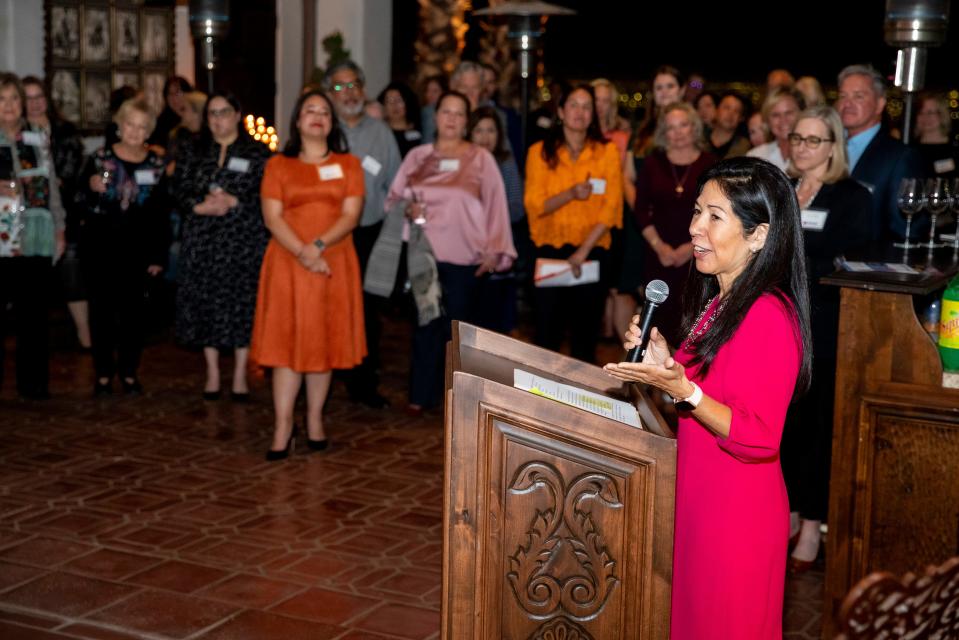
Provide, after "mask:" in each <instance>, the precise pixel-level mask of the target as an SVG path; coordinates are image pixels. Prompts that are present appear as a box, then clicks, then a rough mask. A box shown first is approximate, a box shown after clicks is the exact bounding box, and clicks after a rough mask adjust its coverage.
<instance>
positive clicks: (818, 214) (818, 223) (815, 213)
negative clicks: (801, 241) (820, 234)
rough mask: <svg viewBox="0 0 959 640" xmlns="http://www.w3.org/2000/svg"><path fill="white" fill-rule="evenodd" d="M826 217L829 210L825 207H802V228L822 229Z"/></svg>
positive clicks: (809, 229) (808, 229) (810, 229)
mask: <svg viewBox="0 0 959 640" xmlns="http://www.w3.org/2000/svg"><path fill="white" fill-rule="evenodd" d="M828 217H829V211H827V210H826V209H803V210H802V228H803V229H805V230H807V231H822V229H823V227H825V226H826V218H828Z"/></svg>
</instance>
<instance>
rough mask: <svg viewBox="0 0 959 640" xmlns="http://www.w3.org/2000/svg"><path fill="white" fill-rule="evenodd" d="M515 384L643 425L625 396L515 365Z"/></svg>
mask: <svg viewBox="0 0 959 640" xmlns="http://www.w3.org/2000/svg"><path fill="white" fill-rule="evenodd" d="M513 386H514V387H516V388H517V389H522V390H524V391H529V392H530V393H533V394H536V395H538V396H543V397H544V398H549V399H550V400H555V401H557V402H562V403H563V404H568V405H570V406H573V407H578V408H580V409H582V410H584V411H589V412H590V413H595V414H596V415H598V416H603V417H606V418H609V419H611V420H616V421H617V422H622V423H623V424H628V425H630V426H631V427H637V428H639V429H642V428H643V423H642V422H641V421H640V419H639V412H638V411H636V407H634V406H633V405H631V404H629V403H628V402H623V401H622V400H616V399H615V398H609V397H607V396H604V395H601V394H598V393H593V392H592V391H586V390H585V389H578V388H576V387H572V386H570V385H568V384H563V383H561V382H553V381H552V380H547V379H546V378H541V377H540V376H537V375H534V374H532V373H530V372H528V371H523V370H522V369H513Z"/></svg>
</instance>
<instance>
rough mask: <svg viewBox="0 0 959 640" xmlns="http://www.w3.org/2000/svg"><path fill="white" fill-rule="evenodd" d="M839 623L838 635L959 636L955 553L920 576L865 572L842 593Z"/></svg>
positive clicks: (939, 639)
mask: <svg viewBox="0 0 959 640" xmlns="http://www.w3.org/2000/svg"><path fill="white" fill-rule="evenodd" d="M839 624H840V630H841V633H840V635H839V636H838V637H837V640H866V639H869V640H872V639H875V638H903V639H916V640H918V639H919V638H922V639H923V640H925V639H929V640H947V639H949V638H957V637H959V557H955V558H952V559H950V560H948V561H947V562H945V563H944V564H942V565H941V566H939V567H929V568H928V569H926V572H925V575H922V576H916V575H915V574H912V573H909V574H907V575H906V576H905V577H904V578H903V579H902V580H898V579H896V578H895V577H894V576H893V575H891V574H889V573H884V572H882V573H878V572H877V573H873V574H871V575H868V576H866V577H865V578H863V579H862V580H860V581H859V583H858V584H857V585H856V586H855V587H853V589H852V590H851V591H850V592H849V595H847V596H846V599H845V601H844V602H843V605H842V609H841V610H840V614H839Z"/></svg>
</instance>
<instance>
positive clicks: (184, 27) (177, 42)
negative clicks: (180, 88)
mask: <svg viewBox="0 0 959 640" xmlns="http://www.w3.org/2000/svg"><path fill="white" fill-rule="evenodd" d="M173 29H174V32H173V38H174V40H173V43H174V52H175V56H176V71H175V73H176V74H177V75H178V76H182V77H184V78H186V79H187V80H189V81H190V84H192V85H193V86H196V78H195V77H194V76H196V67H195V57H196V54H195V53H194V50H193V36H192V35H191V34H190V7H188V6H186V5H177V7H176V8H175V9H174V10H173Z"/></svg>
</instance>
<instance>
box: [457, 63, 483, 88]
mask: <svg viewBox="0 0 959 640" xmlns="http://www.w3.org/2000/svg"><path fill="white" fill-rule="evenodd" d="M470 72H472V73H478V74H479V77H480V78H482V77H483V66H482V65H481V64H479V63H478V62H473V61H471V60H464V61H463V62H461V63H459V64H458V65H456V69H455V70H454V71H453V75H451V76H450V86H453V85H455V84H456V81H457V80H459V79H460V78H461V77H462V76H463V75H464V74H467V73H470Z"/></svg>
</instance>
